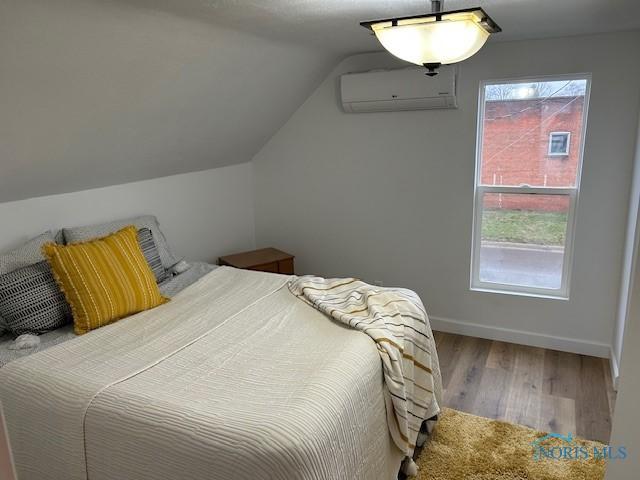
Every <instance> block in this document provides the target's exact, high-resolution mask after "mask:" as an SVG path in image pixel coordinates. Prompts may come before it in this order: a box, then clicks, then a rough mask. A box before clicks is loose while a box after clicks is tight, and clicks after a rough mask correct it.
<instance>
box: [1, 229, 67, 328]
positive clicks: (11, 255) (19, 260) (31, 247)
mask: <svg viewBox="0 0 640 480" xmlns="http://www.w3.org/2000/svg"><path fill="white" fill-rule="evenodd" d="M54 241H55V238H54V236H53V233H51V232H44V233H42V234H40V235H38V236H37V237H35V238H32V239H31V240H29V241H27V242H25V243H24V244H22V245H21V246H19V247H18V248H16V249H14V250H11V251H10V252H7V253H3V254H0V275H2V274H5V273H10V272H13V271H14V270H17V269H19V268H23V267H27V266H29V265H33V264H34V263H38V262H41V261H42V260H44V256H43V255H42V246H43V245H44V244H45V243H51V242H54ZM6 329H7V324H6V320H5V319H4V318H2V314H0V334H2V332H4V331H5V330H6Z"/></svg>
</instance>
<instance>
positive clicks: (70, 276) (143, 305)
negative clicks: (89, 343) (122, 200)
mask: <svg viewBox="0 0 640 480" xmlns="http://www.w3.org/2000/svg"><path fill="white" fill-rule="evenodd" d="M42 250H43V253H44V255H45V257H46V259H47V260H48V262H49V265H51V270H53V276H54V277H55V279H56V281H57V282H58V285H59V286H60V288H61V289H62V291H63V292H64V294H65V297H66V298H67V302H69V305H71V310H72V312H73V323H74V331H75V332H76V334H78V335H82V334H84V333H87V332H88V331H90V330H93V329H95V328H99V327H102V326H104V325H107V324H109V323H112V322H115V321H116V320H118V319H121V318H123V317H126V316H128V315H132V314H134V313H138V312H142V311H143V310H148V309H150V308H154V307H157V306H158V305H161V304H163V303H165V302H167V301H169V299H168V298H165V297H163V296H162V295H161V294H160V290H158V285H157V284H156V280H155V277H154V275H153V272H152V271H151V269H150V268H149V265H148V264H147V262H146V260H145V258H144V255H143V254H142V250H141V249H140V245H139V244H138V239H137V231H136V228H135V227H134V226H129V227H126V228H123V229H122V230H120V231H118V232H116V233H113V234H111V235H108V236H106V237H104V238H100V239H97V240H92V241H89V242H83V243H77V244H71V245H56V244H53V243H48V244H46V245H44V246H43V247H42Z"/></svg>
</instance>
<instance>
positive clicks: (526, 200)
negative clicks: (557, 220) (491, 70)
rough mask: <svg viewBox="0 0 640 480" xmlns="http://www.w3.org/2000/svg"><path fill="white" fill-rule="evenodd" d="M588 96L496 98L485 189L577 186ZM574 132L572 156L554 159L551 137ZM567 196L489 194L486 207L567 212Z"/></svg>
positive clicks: (487, 133)
mask: <svg viewBox="0 0 640 480" xmlns="http://www.w3.org/2000/svg"><path fill="white" fill-rule="evenodd" d="M583 105H584V97H577V98H576V97H554V98H550V99H546V100H544V101H542V99H532V100H497V101H487V102H486V105H485V118H484V138H483V144H482V172H481V181H482V183H483V184H485V185H516V186H519V185H522V184H528V185H530V186H532V187H533V186H548V187H571V186H574V185H575V181H576V175H577V167H578V162H579V153H580V140H581V132H582V109H583ZM551 132H570V133H571V137H570V140H569V154H568V155H566V156H551V155H549V153H548V152H549V134H550V133H551ZM567 205H568V202H567V201H566V198H563V197H558V196H540V195H530V196H523V195H502V196H497V195H490V196H487V198H486V199H485V207H488V208H508V209H524V210H542V211H566V209H567Z"/></svg>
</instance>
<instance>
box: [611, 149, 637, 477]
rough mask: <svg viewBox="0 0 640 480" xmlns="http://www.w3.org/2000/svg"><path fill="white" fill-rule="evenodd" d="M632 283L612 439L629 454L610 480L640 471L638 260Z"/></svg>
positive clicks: (613, 468)
mask: <svg viewBox="0 0 640 480" xmlns="http://www.w3.org/2000/svg"><path fill="white" fill-rule="evenodd" d="M639 140H640V139H639ZM637 254H638V252H637V251H636V255H637ZM631 285H632V287H631V292H630V301H629V316H628V318H627V325H626V329H625V330H626V332H625V334H624V349H623V350H622V352H623V353H622V357H621V358H620V388H619V390H618V397H617V399H616V408H615V414H614V416H613V428H612V431H611V441H610V442H609V444H610V445H613V446H616V447H617V446H626V447H627V450H628V452H629V457H628V458H627V459H626V460H624V461H612V462H609V465H608V467H607V475H606V478H607V480H637V479H638V472H639V471H640V455H639V454H638V446H640V415H638V403H639V402H640V368H638V365H640V348H638V339H640V264H639V263H637V262H636V265H635V267H634V269H633V271H632V280H631Z"/></svg>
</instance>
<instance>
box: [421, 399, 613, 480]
mask: <svg viewBox="0 0 640 480" xmlns="http://www.w3.org/2000/svg"><path fill="white" fill-rule="evenodd" d="M544 435H545V433H544V432H538V431H536V430H533V429H531V428H527V427H523V426H521V425H515V424H513V423H507V422H500V421H497V420H490V419H488V418H482V417H476V416H474V415H469V414H466V413H462V412H458V411H456V410H451V409H444V410H443V412H442V413H441V414H440V420H439V421H438V424H437V425H436V427H435V429H434V431H433V433H432V434H431V437H430V439H429V440H428V441H427V444H426V445H425V448H424V450H423V451H422V453H421V454H420V457H419V459H418V461H417V463H418V466H419V468H420V470H419V472H418V475H417V476H416V477H413V478H415V479H417V480H574V479H575V480H602V479H603V478H604V471H605V462H604V460H595V459H593V458H591V459H589V460H583V459H580V460H566V459H560V460H555V459H548V458H546V459H542V460H535V459H534V446H533V445H532V442H534V441H536V440H538V439H540V438H541V437H543V436H544ZM574 442H575V443H574V444H573V445H574V446H578V447H586V448H587V449H588V451H589V452H593V448H594V447H597V448H598V449H602V447H603V445H602V444H601V443H598V442H592V441H588V440H582V439H574ZM544 445H545V446H546V447H547V448H550V447H553V446H559V447H561V446H566V445H567V444H566V443H565V442H564V441H563V440H560V439H555V438H552V439H549V440H545V441H544Z"/></svg>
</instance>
